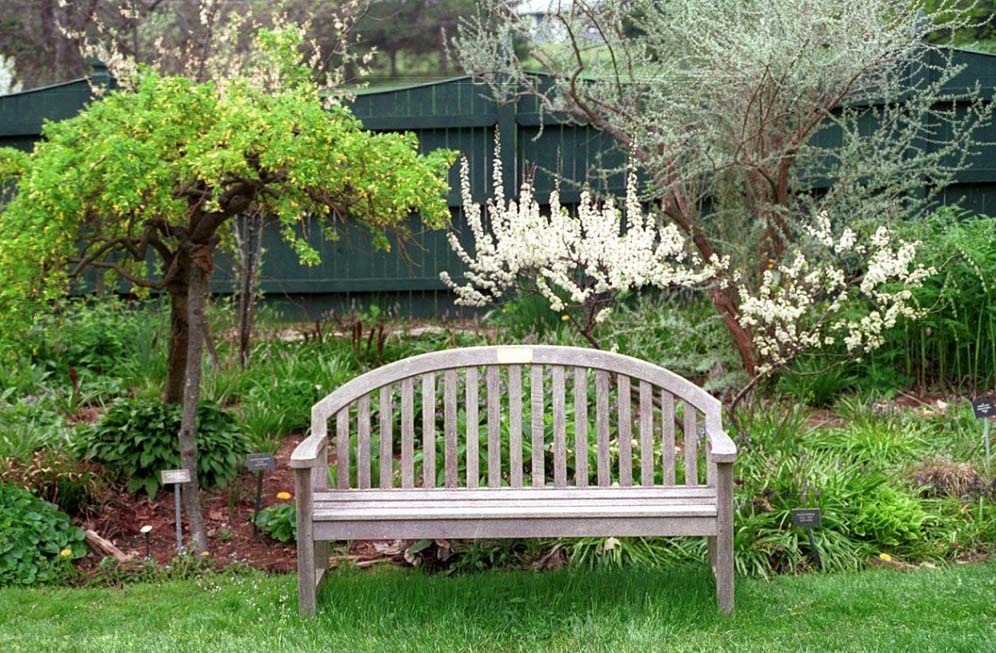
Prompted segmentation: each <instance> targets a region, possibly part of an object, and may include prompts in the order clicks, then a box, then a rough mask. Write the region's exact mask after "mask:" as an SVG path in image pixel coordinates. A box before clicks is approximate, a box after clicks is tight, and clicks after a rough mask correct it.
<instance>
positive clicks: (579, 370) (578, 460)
mask: <svg viewBox="0 0 996 653" xmlns="http://www.w3.org/2000/svg"><path fill="white" fill-rule="evenodd" d="M574 470H575V476H574V483H575V485H577V486H578V487H588V370H586V369H585V368H583V367H575V368H574Z"/></svg>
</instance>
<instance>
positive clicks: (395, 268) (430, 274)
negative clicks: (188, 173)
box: [0, 51, 996, 315]
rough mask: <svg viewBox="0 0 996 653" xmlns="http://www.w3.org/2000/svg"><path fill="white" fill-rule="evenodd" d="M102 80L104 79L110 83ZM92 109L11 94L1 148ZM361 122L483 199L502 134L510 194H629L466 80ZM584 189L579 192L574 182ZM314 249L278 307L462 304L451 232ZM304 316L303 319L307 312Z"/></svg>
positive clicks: (551, 124) (984, 157) (601, 138)
mask: <svg viewBox="0 0 996 653" xmlns="http://www.w3.org/2000/svg"><path fill="white" fill-rule="evenodd" d="M956 58H957V59H958V62H959V63H962V64H964V65H965V66H966V69H965V71H964V72H963V73H962V74H961V75H960V76H959V78H958V79H957V80H955V83H954V84H952V89H951V90H952V91H956V90H959V88H956V87H960V89H970V88H973V87H974V86H975V84H976V83H978V84H979V86H980V88H981V93H982V94H983V95H984V96H985V97H987V98H992V97H993V95H994V94H996V57H994V56H991V55H985V54H978V53H972V52H967V51H959V52H957V53H956ZM104 75H105V74H104V73H103V72H102V71H98V76H104ZM90 99H91V92H90V87H89V85H88V83H87V82H86V81H85V80H75V81H71V82H66V83H64V84H57V85H53V86H49V87H45V88H40V89H33V90H30V91H25V92H22V93H17V94H13V95H7V96H0V145H11V146H15V147H20V148H23V149H30V148H31V147H32V145H33V143H34V142H35V141H36V140H38V138H39V135H40V133H41V126H42V123H43V121H44V120H61V119H64V118H67V117H70V116H73V115H75V114H76V113H78V112H79V111H80V110H81V109H82V108H83V107H84V106H85V105H86V104H87V102H89V101H90ZM352 108H353V111H354V112H355V114H356V115H357V116H358V117H359V118H360V119H361V120H362V121H363V124H364V126H365V127H366V128H367V129H371V130H375V131H412V132H415V134H416V135H417V136H418V138H419V143H420V148H421V150H422V151H423V152H428V151H431V150H433V149H436V148H440V147H445V148H451V149H454V150H458V151H460V152H461V153H462V154H463V155H464V156H466V157H467V159H468V161H469V163H470V170H471V180H472V183H473V192H474V196H475V199H478V200H480V199H483V198H485V197H486V196H487V195H488V194H490V192H491V187H490V185H491V172H492V160H493V157H494V138H495V130H496V129H499V130H501V134H502V165H503V167H504V169H505V173H506V174H505V184H506V188H505V189H504V190H505V192H506V194H510V195H511V194H515V193H516V192H517V186H518V182H519V180H521V178H522V174H523V172H524V171H526V170H530V171H534V173H535V185H536V189H537V192H538V194H539V195H540V196H541V197H542V196H543V195H545V194H547V193H549V191H550V190H551V189H552V187H553V174H552V173H554V172H559V174H560V175H562V176H563V177H564V178H565V179H566V180H567V181H566V182H565V183H563V184H562V190H561V196H562V199H563V201H564V202H565V203H571V202H573V201H575V200H576V198H577V195H578V193H579V190H578V187H577V185H576V184H579V183H581V182H588V183H590V184H592V185H593V186H595V187H596V188H600V189H605V190H611V191H616V192H619V191H622V189H623V179H622V176H621V175H615V176H614V177H609V178H607V179H604V178H602V177H601V176H599V174H598V173H597V172H595V171H596V170H598V169H600V168H611V167H613V166H619V165H620V164H622V163H623V160H624V156H623V153H621V152H620V151H619V150H618V149H617V148H616V147H615V146H614V142H613V141H612V139H611V138H609V137H607V136H605V135H604V134H601V133H600V132H598V131H597V130H595V129H592V128H590V127H587V126H583V125H575V124H563V123H560V122H558V121H556V120H554V119H551V118H550V117H549V116H547V117H546V119H545V125H542V127H543V129H542V130H541V120H540V115H539V114H538V113H537V112H536V107H535V104H534V102H533V101H531V100H523V101H520V102H519V103H518V104H511V105H500V104H498V103H496V102H495V101H494V100H492V99H491V98H490V96H489V94H488V91H487V89H486V88H484V87H482V86H480V85H477V84H474V83H473V82H472V81H471V80H470V79H468V78H466V77H461V78H454V79H450V80H445V81H440V82H434V83H430V84H421V85H417V86H410V87H405V88H398V89H389V90H371V91H367V92H363V93H361V94H360V95H358V96H357V97H356V99H355V100H354V101H353V103H352ZM979 140H981V141H983V142H986V143H990V144H992V145H987V146H985V147H983V148H982V151H981V152H980V153H979V154H978V155H977V156H975V157H974V158H973V159H972V162H971V166H970V167H969V168H968V169H967V170H965V171H963V172H962V173H961V174H960V175H959V178H958V180H957V183H956V184H954V185H953V186H952V187H951V188H949V189H948V190H947V191H946V193H945V196H944V201H945V202H946V203H950V204H953V203H959V204H961V205H962V206H964V207H965V208H969V209H972V210H976V211H980V212H983V213H990V214H992V213H996V125H988V126H987V127H986V128H985V129H983V130H982V133H980V134H979ZM572 182H574V183H573V184H572ZM450 187H451V189H452V191H451V193H450V195H449V202H450V206H451V207H452V209H453V215H454V220H453V225H454V228H455V229H457V230H458V231H459V230H460V228H461V226H462V225H461V217H460V212H459V204H460V199H459V192H458V189H459V177H458V166H454V168H453V170H452V171H451V172H450ZM313 231H314V232H315V234H316V235H315V237H314V238H313V239H312V242H313V243H314V245H315V246H316V247H317V249H318V250H319V252H320V253H321V256H322V264H321V265H320V266H316V267H311V268H309V267H304V266H301V265H299V264H298V262H297V256H296V255H295V254H294V253H293V252H292V251H291V250H290V248H288V247H287V246H286V245H285V244H284V243H283V242H282V241H281V240H280V238H279V236H278V235H277V234H276V232H275V231H269V232H267V233H266V235H265V241H264V246H265V247H266V250H267V254H266V256H265V259H264V266H263V272H262V288H263V290H264V291H265V292H266V293H267V294H268V295H269V296H272V297H285V298H287V300H288V301H290V302H291V306H293V307H296V308H297V309H300V310H303V311H306V312H307V313H309V314H312V315H314V314H315V313H316V312H318V311H320V310H324V309H327V308H332V307H335V308H341V307H343V305H349V304H351V303H353V302H359V303H368V302H370V301H377V302H378V303H381V304H384V305H385V306H388V307H389V306H392V305H395V304H397V305H399V307H400V309H401V310H402V311H404V312H409V313H415V314H419V313H432V314H436V315H440V314H442V313H443V312H445V311H452V310H453V308H452V302H451V299H450V296H449V293H447V292H446V291H445V290H444V289H443V286H442V284H441V283H440V282H439V273H440V272H441V271H443V270H449V271H451V272H458V271H459V270H460V263H459V261H458V260H457V258H456V256H455V255H454V254H453V253H452V251H451V250H450V247H449V245H448V244H447V242H446V235H445V232H441V231H427V230H421V229H420V228H417V233H418V236H417V239H416V242H415V243H413V244H410V245H409V246H408V251H409V254H410V258H411V261H410V262H406V261H404V260H403V259H402V258H401V257H399V256H397V255H396V254H395V253H390V254H387V253H379V252H374V251H373V249H372V248H371V246H370V241H369V238H368V237H366V236H365V235H364V234H361V233H356V232H350V233H348V234H347V235H346V236H345V237H344V238H343V239H342V240H340V241H337V242H328V241H324V240H323V239H321V238H320V237H319V236H318V235H317V234H318V231H319V230H318V229H314V230H313ZM231 278H232V274H231V263H230V260H229V258H228V257H227V256H224V255H220V256H219V261H218V265H217V267H216V273H215V278H214V289H215V291H217V292H219V293H227V292H230V291H231V285H232V284H231ZM295 312H296V311H295Z"/></svg>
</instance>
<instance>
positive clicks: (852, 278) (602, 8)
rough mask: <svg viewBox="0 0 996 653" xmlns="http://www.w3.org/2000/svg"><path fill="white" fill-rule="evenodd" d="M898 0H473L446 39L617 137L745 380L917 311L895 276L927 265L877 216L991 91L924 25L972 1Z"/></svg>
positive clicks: (958, 141)
mask: <svg viewBox="0 0 996 653" xmlns="http://www.w3.org/2000/svg"><path fill="white" fill-rule="evenodd" d="M915 4H916V3H911V2H909V1H908V0H867V1H864V2H853V0H813V1H807V0H669V1H667V2H660V1H658V0H575V1H573V2H558V1H553V2H551V3H550V9H549V13H548V16H547V20H546V21H545V22H543V23H541V24H540V25H539V26H537V25H536V23H535V21H525V20H523V19H522V18H520V16H519V15H518V14H517V13H516V11H515V5H516V3H515V2H510V1H506V0H483V1H482V2H481V13H480V15H479V16H478V17H477V18H470V19H467V20H465V21H464V22H463V23H462V25H461V27H460V31H459V34H458V35H457V36H456V37H455V38H454V39H453V41H452V45H453V48H454V50H455V52H456V53H457V55H458V57H459V60H460V62H461V64H462V66H463V67H464V68H465V70H467V71H468V72H469V73H470V74H472V75H473V76H474V77H475V78H476V79H478V80H480V81H483V82H485V83H487V84H488V85H489V86H490V87H491V89H492V92H493V93H494V94H495V95H496V96H497V97H499V98H500V99H503V100H507V101H513V100H516V99H518V98H521V97H523V96H529V97H533V98H536V100H537V101H538V105H539V107H540V109H541V110H542V111H545V112H549V113H550V114H556V115H557V116H558V117H560V118H570V119H573V120H576V121H579V122H583V123H588V124H591V125H593V126H595V127H597V128H598V129H600V130H602V131H603V132H605V133H607V134H609V135H611V136H613V137H614V138H615V139H616V140H617V141H618V144H619V146H620V147H621V148H623V149H624V150H626V151H628V152H630V153H631V157H632V159H633V160H634V161H635V163H636V164H638V165H639V167H640V168H641V169H642V171H643V172H644V173H645V174H646V175H647V177H648V178H649V182H650V183H649V185H648V188H647V189H646V190H647V192H648V194H649V196H650V198H651V199H652V200H653V205H654V206H655V207H656V212H657V217H658V220H659V222H660V224H661V226H662V227H663V226H667V225H673V226H675V227H677V229H678V231H679V232H680V233H681V234H682V235H683V236H684V238H685V239H686V241H687V243H688V247H689V248H690V250H692V252H693V253H694V254H695V257H694V260H696V261H699V262H700V264H701V265H702V266H711V267H712V268H713V274H712V275H711V282H710V284H709V286H708V294H709V298H710V299H711V302H712V304H713V305H714V306H715V309H716V311H717V312H718V313H719V314H720V315H721V316H722V318H723V320H724V322H725V324H726V326H727V328H728V330H729V333H730V335H731V337H732V340H733V341H734V343H735V344H736V347H737V349H738V351H739V354H740V357H741V358H742V360H743V365H744V368H745V369H746V371H747V372H748V373H749V374H750V375H751V377H752V378H753V379H754V380H756V379H759V378H762V377H763V376H765V375H767V374H769V373H771V372H772V371H774V370H776V369H778V368H780V367H782V366H784V365H786V364H788V363H789V362H790V361H791V360H792V359H793V358H794V357H795V356H796V355H798V354H799V353H801V352H804V351H811V350H812V349H814V348H820V347H826V346H828V345H833V346H836V347H841V348H843V350H845V351H846V352H849V353H852V354H855V355H858V354H859V353H860V352H863V351H867V350H868V349H870V348H874V347H875V346H877V344H879V343H880V342H881V338H882V333H883V331H884V330H885V329H887V328H889V327H890V326H892V325H894V324H895V323H896V320H898V319H899V318H900V317H902V316H903V315H914V314H915V313H916V310H915V307H914V306H911V304H910V301H909V300H910V298H909V295H908V289H905V290H904V289H902V288H896V287H894V285H895V283H896V282H898V283H899V284H903V283H906V284H911V285H915V284H917V283H919V282H920V281H921V280H922V278H923V276H924V275H925V274H926V273H927V272H929V271H927V270H923V269H922V268H919V267H918V266H917V265H916V263H915V260H914V254H915V244H912V243H903V242H900V241H898V240H897V239H895V236H894V233H893V232H892V231H891V230H890V229H889V225H891V224H893V223H896V222H899V221H903V220H908V219H913V218H916V217H918V216H921V215H923V214H924V213H925V212H927V211H929V210H930V207H931V205H932V203H934V202H935V201H936V200H937V197H938V193H940V192H941V191H942V190H943V189H944V188H945V187H947V186H949V185H950V183H951V182H952V180H953V179H954V178H955V175H956V174H957V173H958V172H959V171H961V170H963V169H965V167H966V166H967V165H968V163H969V161H970V158H971V156H972V155H973V151H974V150H975V149H976V147H977V146H978V143H977V139H978V134H979V132H978V128H979V127H980V126H981V125H983V124H985V123H987V122H988V121H989V120H990V119H991V117H992V107H991V106H990V105H989V104H988V103H986V102H984V101H983V100H981V99H980V96H979V94H978V88H977V86H976V85H974V84H973V83H971V81H970V80H965V79H963V78H962V77H960V76H959V75H960V74H961V73H962V72H963V66H961V65H959V64H958V63H957V61H956V57H957V56H958V54H957V52H955V51H953V50H950V49H947V48H945V47H943V46H941V45H937V44H936V43H934V41H932V40H930V39H928V38H927V37H928V36H929V35H932V34H936V33H938V31H940V32H942V33H943V32H945V31H947V32H952V31H956V30H957V29H958V28H959V27H962V26H964V25H966V24H967V23H969V22H970V21H971V20H972V18H971V7H964V5H965V3H960V5H961V6H962V8H960V9H959V8H958V7H957V6H952V7H946V9H947V10H946V11H944V12H943V13H938V14H935V15H929V16H925V15H923V14H922V13H920V12H919V11H918V10H917V8H916V7H915ZM496 26H497V27H496ZM935 40H936V39H935ZM523 49H525V50H527V51H528V54H529V58H528V60H529V61H535V62H538V63H539V65H540V67H541V68H542V70H543V71H544V72H545V73H546V74H544V75H534V74H530V73H529V72H528V71H527V70H526V69H525V68H524V65H523V63H522V61H523V59H522V58H521V57H519V56H516V51H518V52H519V53H520V54H521V51H522V50H523ZM966 82H967V83H966ZM648 251H649V249H648ZM690 260H691V259H690ZM534 272H535V271H534ZM539 274H542V271H540V272H539ZM492 281H494V280H489V281H488V283H491V282H492ZM890 282H891V283H892V284H893V285H892V286H890ZM499 285H500V284H499ZM492 287H497V286H494V284H492ZM478 289H479V290H480V289H481V287H480V286H478ZM485 294H486V293H485ZM855 311H857V312H855Z"/></svg>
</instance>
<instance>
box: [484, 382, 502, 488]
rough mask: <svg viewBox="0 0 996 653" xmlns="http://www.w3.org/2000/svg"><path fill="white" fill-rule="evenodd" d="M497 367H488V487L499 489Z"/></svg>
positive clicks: (499, 447)
mask: <svg viewBox="0 0 996 653" xmlns="http://www.w3.org/2000/svg"><path fill="white" fill-rule="evenodd" d="M498 370H499V368H498V366H497V365H489V366H488V372H487V375H488V487H501V383H500V380H501V379H500V378H499V376H498Z"/></svg>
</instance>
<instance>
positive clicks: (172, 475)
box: [160, 469, 190, 553]
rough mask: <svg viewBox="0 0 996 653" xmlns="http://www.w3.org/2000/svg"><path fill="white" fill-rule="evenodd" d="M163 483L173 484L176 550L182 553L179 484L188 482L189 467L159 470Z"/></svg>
mask: <svg viewBox="0 0 996 653" xmlns="http://www.w3.org/2000/svg"><path fill="white" fill-rule="evenodd" d="M160 475H161V478H162V481H163V485H172V486H173V496H174V498H175V499H176V552H177V553H183V522H182V521H181V519H182V515H181V514H180V484H181V483H189V482H190V470H189V469H164V470H163V471H162V472H160Z"/></svg>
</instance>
